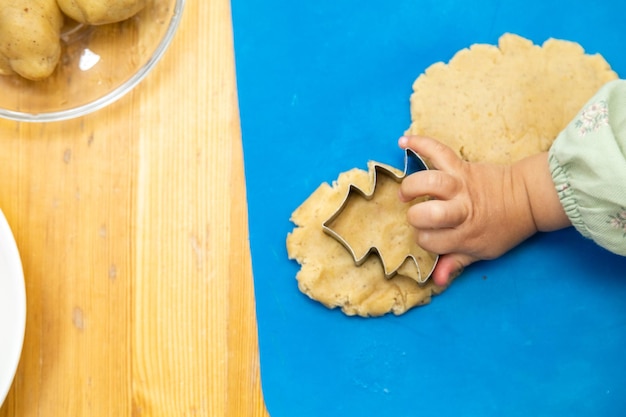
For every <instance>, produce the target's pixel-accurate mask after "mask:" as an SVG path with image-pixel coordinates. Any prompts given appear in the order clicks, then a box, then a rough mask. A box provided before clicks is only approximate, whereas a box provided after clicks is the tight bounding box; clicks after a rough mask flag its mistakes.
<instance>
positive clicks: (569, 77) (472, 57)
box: [406, 33, 617, 163]
mask: <svg viewBox="0 0 626 417" xmlns="http://www.w3.org/2000/svg"><path fill="white" fill-rule="evenodd" d="M616 78H617V74H616V73H615V72H614V71H612V70H611V67H610V66H609V64H608V63H607V62H606V60H605V59H604V58H603V57H602V56H601V55H599V54H595V55H588V54H585V51H584V49H583V48H582V47H581V46H580V45H579V44H578V43H575V42H570V41H564V40H557V39H548V40H547V41H545V42H544V44H543V46H538V45H533V43H532V41H530V40H528V39H525V38H523V37H521V36H518V35H514V34H510V33H507V34H504V35H502V36H501V37H500V39H499V42H498V46H497V47H496V46H493V45H484V44H476V45H472V46H471V47H470V48H469V49H463V50H461V51H459V52H457V53H456V54H455V55H454V57H453V58H452V59H451V60H450V62H449V63H448V64H444V63H442V62H438V63H435V64H433V65H431V66H430V67H429V68H427V69H426V71H425V73H424V74H422V75H420V76H419V77H418V78H417V80H416V81H415V82H414V84H413V94H412V95H411V121H412V123H411V126H410V127H409V129H408V130H407V131H406V134H410V135H423V136H430V137H433V138H436V139H437V140H439V141H442V142H443V143H446V144H447V145H448V146H450V147H451V148H452V149H454V150H455V151H456V152H457V154H458V155H459V156H461V157H462V158H463V159H465V160H468V161H489V162H495V163H510V162H514V161H516V160H519V159H522V158H524V157H526V156H529V155H533V154H536V153H538V152H542V151H546V150H548V148H549V147H550V145H551V144H552V142H553V141H554V139H555V138H556V136H557V135H558V134H559V133H560V132H561V131H562V130H563V129H564V128H565V126H567V124H568V123H569V122H570V121H571V120H572V119H573V118H574V116H575V115H576V113H577V112H578V111H579V110H580V108H581V107H582V106H583V105H584V104H585V103H586V102H587V101H588V100H589V99H590V98H591V97H592V96H593V95H594V94H595V93H596V92H597V91H598V89H600V87H601V86H602V85H604V84H605V83H607V82H609V81H611V80H614V79H616Z"/></svg>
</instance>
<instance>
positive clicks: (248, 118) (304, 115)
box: [232, 0, 626, 417]
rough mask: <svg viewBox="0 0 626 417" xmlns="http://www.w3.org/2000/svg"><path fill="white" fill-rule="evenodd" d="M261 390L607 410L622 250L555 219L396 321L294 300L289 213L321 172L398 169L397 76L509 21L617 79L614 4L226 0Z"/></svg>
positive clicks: (619, 326) (497, 411)
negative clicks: (597, 59)
mask: <svg viewBox="0 0 626 417" xmlns="http://www.w3.org/2000/svg"><path fill="white" fill-rule="evenodd" d="M232 10H233V21H234V30H235V51H236V60H237V77H238V89H239V100H240V109H241V123H242V133H243V144H244V158H245V168H246V178H247V191H248V204H249V219H250V240H251V242H250V243H251V249H252V261H253V269H254V279H255V294H256V303H257V319H258V325H259V343H260V352H261V376H262V384H263V392H264V396H265V401H266V404H267V407H268V410H269V412H270V414H271V415H272V416H273V417H293V416H325V417H334V416H342V417H345V416H398V417H401V416H417V415H424V416H459V415H463V416H492V415H493V416H529V415H532V416H594V417H597V416H623V415H624V414H625V413H626V411H625V410H626V277H625V276H624V275H625V274H624V270H625V269H626V259H625V258H621V257H618V256H615V255H612V254H610V253H608V252H606V251H604V250H602V249H600V248H598V247H596V246H595V245H594V244H593V243H591V242H589V241H586V240H585V239H583V238H581V237H580V236H579V235H578V234H577V233H576V232H575V231H573V230H571V229H568V230H564V231H560V232H557V233H552V234H546V235H543V234H541V235H537V236H535V237H533V238H532V239H530V240H529V241H527V242H525V243H524V244H523V245H521V246H520V247H518V248H517V249H515V250H513V251H512V252H510V253H509V254H507V255H505V256H504V257H502V258H500V259H498V260H496V261H492V262H481V263H477V264H474V265H472V266H471V267H470V268H468V269H467V270H466V272H465V273H464V274H463V275H462V277H461V278H459V279H458V281H457V282H455V284H454V285H453V286H451V288H450V289H449V290H448V291H447V292H445V293H444V294H443V295H441V296H439V297H436V298H435V299H433V302H432V303H431V304H430V305H428V306H426V307H422V308H417V309H414V310H412V311H410V312H409V313H407V314H405V315H404V316H401V317H394V316H385V317H383V318H377V319H361V318H355V317H346V316H344V315H343V314H342V313H341V312H340V311H337V310H333V311H331V310H327V309H326V308H324V307H323V306H321V305H319V304H317V303H316V302H313V301H310V300H309V299H308V298H306V297H305V296H304V295H302V294H301V293H300V292H299V291H298V289H297V286H296V281H295V278H294V277H295V274H296V272H297V271H298V265H297V264H296V263H295V262H291V261H289V260H288V259H287V253H286V249H285V237H286V235H287V233H288V232H289V231H290V230H291V229H292V228H293V226H292V225H291V223H290V222H289V216H290V214H291V212H292V211H293V210H294V209H295V208H296V207H297V206H298V205H299V204H300V203H301V202H302V201H303V200H304V199H305V198H306V197H307V196H308V195H309V194H310V193H311V192H312V191H313V190H314V189H315V188H316V187H317V186H318V185H319V184H320V183H321V182H323V181H332V180H333V179H335V178H336V177H337V174H338V173H339V172H341V171H345V170H347V169H349V168H352V167H355V166H356V167H362V168H365V166H366V162H367V160H369V159H374V160H378V161H381V162H387V163H391V164H394V165H396V166H401V165H402V157H403V153H402V152H401V151H399V149H398V148H397V147H396V140H397V138H398V137H399V136H400V135H401V134H402V132H403V131H404V129H405V128H407V127H408V125H409V122H410V120H409V103H408V97H409V95H410V93H411V84H412V82H413V80H414V79H415V78H416V77H417V76H418V75H419V74H420V73H421V72H423V70H424V69H425V68H426V67H428V66H429V65H430V64H432V63H434V62H436V61H440V60H442V61H448V60H449V59H450V58H451V57H452V55H453V54H454V53H455V52H456V51H458V50H459V49H462V48H464V47H467V46H469V45H471V44H473V43H491V44H495V43H497V40H498V38H499V37H500V35H501V34H503V33H504V32H513V33H517V34H520V35H522V36H524V37H527V38H529V39H531V40H533V41H534V42H535V43H542V42H543V41H544V40H546V39H547V38H548V37H556V38H561V39H570V40H575V41H577V42H579V43H580V44H581V45H583V47H584V48H585V49H586V50H587V51H588V52H590V53H595V52H600V53H602V54H603V55H604V56H605V58H606V59H607V60H608V61H609V62H610V63H611V65H612V66H613V68H614V69H615V70H616V71H617V72H618V73H620V74H626V54H624V52H623V51H624V44H626V25H624V20H623V19H624V16H625V15H626V14H625V13H624V12H625V11H626V3H623V2H618V1H609V2H603V3H600V2H598V3H593V4H591V3H588V2H582V1H570V2H561V1H539V0H528V1H524V2H521V1H510V2H498V1H483V2H480V3H477V2H473V3H470V2H461V1H445V0H438V1H409V0H397V1H384V2H383V1H378V2H374V1H372V2H363V1H356V0H343V1H342V0H319V1H316V2H300V1H293V0H263V1H259V0H232Z"/></svg>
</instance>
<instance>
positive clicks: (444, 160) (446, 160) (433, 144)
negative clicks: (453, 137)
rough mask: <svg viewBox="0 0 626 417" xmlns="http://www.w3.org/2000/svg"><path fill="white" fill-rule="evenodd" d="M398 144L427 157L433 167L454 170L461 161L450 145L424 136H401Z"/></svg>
mask: <svg viewBox="0 0 626 417" xmlns="http://www.w3.org/2000/svg"><path fill="white" fill-rule="evenodd" d="M398 145H399V146H400V147H401V148H402V149H407V148H409V149H412V150H414V151H415V152H417V153H418V154H419V155H421V156H422V157H425V158H427V159H428V160H430V162H431V164H432V165H433V167H434V168H435V169H441V170H444V171H454V170H456V168H457V167H458V166H459V164H460V163H461V159H460V158H459V157H458V155H457V154H456V153H455V152H454V151H453V150H452V149H451V148H450V147H448V146H446V145H444V144H443V143H441V142H439V141H437V140H435V139H431V138H429V137H426V136H402V137H401V138H400V139H399V140H398Z"/></svg>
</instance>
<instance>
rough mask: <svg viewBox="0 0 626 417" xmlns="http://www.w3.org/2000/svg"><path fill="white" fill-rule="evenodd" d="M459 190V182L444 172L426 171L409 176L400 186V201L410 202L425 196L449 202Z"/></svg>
mask: <svg viewBox="0 0 626 417" xmlns="http://www.w3.org/2000/svg"><path fill="white" fill-rule="evenodd" d="M460 188H461V183H460V181H459V180H458V179H457V178H455V177H453V176H452V175H450V174H448V173H446V172H444V171H436V170H428V171H420V172H416V173H414V174H411V175H409V176H408V177H406V178H405V179H403V180H402V183H401V184H400V191H399V195H400V199H401V200H402V201H405V202H406V201H411V200H413V199H414V198H417V197H422V196H425V195H428V196H431V197H434V198H438V199H442V200H449V199H451V198H454V196H455V195H456V194H457V193H458V191H459V189H460Z"/></svg>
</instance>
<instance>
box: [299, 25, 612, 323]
mask: <svg viewBox="0 0 626 417" xmlns="http://www.w3.org/2000/svg"><path fill="white" fill-rule="evenodd" d="M616 78H617V74H616V73H615V72H613V71H612V70H611V68H610V66H609V64H608V63H607V62H606V61H605V60H604V58H603V57H602V56H601V55H599V54H596V55H587V54H585V52H584V50H583V48H582V47H581V46H580V45H579V44H577V43H574V42H569V41H563V40H555V39H549V40H547V41H546V42H544V44H543V46H541V47H540V46H536V45H533V43H532V42H531V41H529V40H527V39H524V38H522V37H520V36H517V35H513V34H505V35H503V36H502V37H501V38H500V40H499V43H498V46H497V47H496V46H492V45H482V44H477V45H473V46H471V47H470V48H469V49H463V50H461V51H459V52H458V53H457V54H456V55H455V56H454V57H453V58H452V60H451V61H450V62H449V63H448V64H444V63H441V62H440V63H436V64H433V65H432V66H430V67H429V68H428V69H427V70H426V71H425V73H424V74H422V75H420V76H419V77H418V78H417V80H416V81H415V83H414V84H413V94H412V95H411V100H410V104H411V120H412V123H411V126H410V127H409V129H408V130H407V131H406V134H419V135H425V136H431V137H434V138H436V139H438V140H440V141H442V142H444V143H446V144H447V145H449V146H450V147H451V148H452V149H454V150H455V151H456V152H457V153H458V155H459V156H461V157H462V158H464V159H466V160H469V161H490V162H495V163H510V162H513V161H516V160H518V159H521V158H524V157H526V156H529V155H532V154H535V153H537V152H541V151H545V150H547V149H548V148H549V147H550V145H551V144H552V142H553V140H554V139H555V138H556V136H557V135H558V134H559V132H561V130H563V129H564V128H565V126H566V125H567V124H568V123H569V122H570V120H571V119H572V118H573V117H574V116H575V115H576V113H577V112H578V111H579V109H580V108H581V107H582V106H583V105H584V104H585V103H586V102H587V101H588V100H589V98H591V97H592V96H593V94H594V93H595V92H596V91H597V90H598V89H599V88H600V87H601V86H602V85H604V84H605V83H607V82H609V81H611V80H614V79H616ZM370 169H371V165H370ZM368 181H369V175H368V173H367V172H366V171H363V170H358V169H353V170H351V171H348V172H345V173H342V174H340V175H339V178H338V179H337V181H336V182H335V183H334V184H333V185H332V186H331V185H329V184H326V183H324V184H322V185H320V187H319V188H318V189H317V190H316V191H315V192H314V193H313V194H311V196H310V197H309V198H308V199H307V200H306V201H305V202H304V203H303V204H302V205H301V206H300V207H299V208H298V209H296V210H295V211H294V213H293V214H292V218H291V220H292V221H293V222H294V223H295V225H296V228H295V229H294V230H293V231H292V232H291V233H290V234H289V235H288V236H287V250H288V255H289V258H290V259H295V260H296V261H297V262H298V263H299V264H300V265H301V269H300V271H299V272H298V274H297V276H296V279H297V281H298V288H299V289H300V291H302V292H303V293H305V294H307V295H308V296H309V297H311V298H313V299H315V300H318V301H319V302H321V303H322V304H324V305H325V306H327V307H329V308H335V307H340V308H341V310H342V311H343V312H344V313H345V314H347V315H359V316H380V315H384V314H386V313H388V312H392V313H394V314H396V315H399V314H403V313H404V312H406V311H407V310H409V309H411V308H412V307H415V306H419V305H423V304H427V303H429V302H430V300H431V297H432V296H433V295H437V294H439V293H441V292H442V291H443V290H444V289H445V287H438V286H435V285H434V284H433V283H432V281H428V282H427V283H426V284H424V285H422V286H420V285H419V284H418V283H417V282H416V281H414V280H413V279H411V278H409V277H407V276H405V275H402V274H398V275H396V276H395V277H393V278H392V279H386V278H385V276H384V272H383V269H382V265H381V264H380V262H379V260H378V258H377V257H376V256H370V257H369V258H368V260H367V261H366V262H365V263H364V264H362V265H361V266H360V267H357V266H355V265H354V261H353V259H352V257H351V255H350V254H349V253H348V251H347V250H346V249H345V248H344V247H343V246H342V245H341V244H340V243H339V242H337V241H336V240H335V239H334V238H332V237H330V236H328V235H326V234H325V233H324V232H323V230H322V223H323V222H324V221H325V220H327V219H328V218H329V217H330V216H331V215H332V214H333V213H334V212H335V210H336V209H337V208H338V207H339V205H340V204H341V203H342V201H343V199H344V197H345V193H346V192H347V190H348V187H349V185H350V184H351V183H354V184H355V185H356V186H359V187H366V186H367V184H368Z"/></svg>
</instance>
